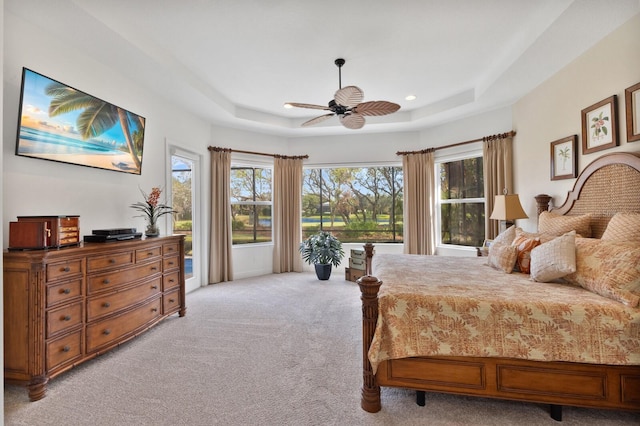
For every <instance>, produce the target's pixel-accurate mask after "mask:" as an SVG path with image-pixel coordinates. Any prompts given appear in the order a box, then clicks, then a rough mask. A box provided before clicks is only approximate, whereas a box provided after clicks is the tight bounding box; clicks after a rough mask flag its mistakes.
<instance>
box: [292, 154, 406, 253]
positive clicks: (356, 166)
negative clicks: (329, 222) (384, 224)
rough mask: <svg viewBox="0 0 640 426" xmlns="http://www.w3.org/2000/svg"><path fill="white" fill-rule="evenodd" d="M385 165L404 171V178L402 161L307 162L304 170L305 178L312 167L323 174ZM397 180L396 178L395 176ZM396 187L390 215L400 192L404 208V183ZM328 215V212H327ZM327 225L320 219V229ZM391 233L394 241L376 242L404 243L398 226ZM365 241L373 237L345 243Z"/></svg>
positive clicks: (395, 207) (369, 240)
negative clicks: (342, 169)
mask: <svg viewBox="0 0 640 426" xmlns="http://www.w3.org/2000/svg"><path fill="white" fill-rule="evenodd" d="M383 167H393V168H394V169H396V172H395V173H397V171H398V170H399V171H401V172H402V174H403V177H402V178H403V179H404V169H403V167H402V163H398V162H393V163H391V162H389V163H387V162H380V163H369V162H367V163H335V164H307V165H305V166H304V172H303V179H304V176H305V175H306V173H307V172H308V170H310V169H314V170H320V171H321V174H322V173H323V172H325V171H327V170H330V169H341V168H350V169H364V168H367V169H369V168H376V169H378V168H383ZM394 180H395V178H394ZM395 189H396V188H395V187H394V188H393V194H392V198H393V200H394V201H393V204H392V208H391V211H392V213H390V215H392V214H393V213H395V211H396V209H397V208H398V207H397V204H396V203H395V198H396V196H397V194H398V192H400V193H402V209H403V208H404V185H402V186H401V187H400V188H399V191H398V192H396V191H395ZM301 195H302V197H303V198H304V182H303V193H302V194H301ZM323 199H324V197H322V195H321V197H320V200H321V202H322V200H323ZM326 215H327V216H328V213H327V214H326ZM302 220H303V212H302V211H301V215H300V221H301V222H302ZM390 220H391V217H390ZM393 223H394V224H395V223H396V222H395V221H394V222H393ZM301 225H302V226H303V236H304V225H303V224H302V223H301ZM324 225H325V221H324V220H322V219H321V221H320V225H319V226H320V229H323V228H324ZM402 227H403V228H404V224H402ZM362 232H366V231H362ZM389 234H390V235H392V236H393V239H394V240H393V241H389V240H385V241H381V242H376V244H378V245H379V244H394V245H395V244H403V243H404V234H403V231H399V230H398V229H397V227H395V226H394V228H393V229H392V230H389ZM364 242H371V239H366V240H360V241H347V242H345V243H347V244H360V243H364Z"/></svg>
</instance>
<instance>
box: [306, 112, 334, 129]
mask: <svg viewBox="0 0 640 426" xmlns="http://www.w3.org/2000/svg"><path fill="white" fill-rule="evenodd" d="M334 115H335V114H334V113H331V114H325V115H321V116H319V117H316V118H312V119H311V120H309V121H305V122H304V123H302V127H307V126H313V125H314V124H318V123H320V122H322V121H324V120H326V119H327V118H330V117H333V116H334Z"/></svg>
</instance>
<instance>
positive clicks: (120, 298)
mask: <svg viewBox="0 0 640 426" xmlns="http://www.w3.org/2000/svg"><path fill="white" fill-rule="evenodd" d="M161 281H162V278H161V277H158V278H156V279H154V280H152V281H147V282H144V283H142V284H138V285H136V286H135V287H130V288H127V289H125V290H122V291H117V292H111V293H107V294H104V295H103V296H95V297H91V298H88V299H87V321H89V322H91V321H94V320H96V319H98V318H101V317H103V316H105V315H109V314H111V313H114V312H116V311H119V310H121V309H123V308H126V307H128V306H131V305H134V304H136V303H138V302H140V301H142V300H145V299H147V298H149V297H152V296H154V295H157V294H159V293H160V287H161Z"/></svg>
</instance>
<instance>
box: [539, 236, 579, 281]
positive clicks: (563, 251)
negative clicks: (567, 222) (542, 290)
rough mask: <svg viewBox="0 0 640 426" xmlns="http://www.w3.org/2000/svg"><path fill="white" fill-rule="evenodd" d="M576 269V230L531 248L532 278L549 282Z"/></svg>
mask: <svg viewBox="0 0 640 426" xmlns="http://www.w3.org/2000/svg"><path fill="white" fill-rule="evenodd" d="M575 271H576V231H571V232H568V233H566V234H564V235H562V236H560V237H558V238H555V239H553V240H551V241H549V242H547V243H543V244H541V245H539V246H538V247H536V248H534V249H533V250H531V279H533V280H534V281H538V282H543V283H546V282H549V281H553V280H555V279H558V278H562V277H564V276H565V275H568V274H571V273H573V272H575Z"/></svg>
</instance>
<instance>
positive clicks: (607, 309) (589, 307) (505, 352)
mask: <svg viewBox="0 0 640 426" xmlns="http://www.w3.org/2000/svg"><path fill="white" fill-rule="evenodd" d="M549 198H550V197H548V196H538V197H536V200H537V201H538V214H539V215H540V216H539V217H540V218H544V220H545V222H544V225H545V230H546V231H549V227H550V226H551V227H552V228H553V226H554V225H549V224H554V223H563V224H565V225H566V224H572V225H571V226H573V223H577V222H576V221H579V222H580V223H582V224H583V225H584V223H585V220H587V225H588V228H587V229H586V230H584V226H582V225H575V227H580V229H578V230H575V229H574V230H571V232H567V230H566V229H564V230H562V232H561V233H558V234H556V237H551V238H549V237H548V232H547V233H539V234H531V235H527V233H526V232H523V231H521V230H518V232H519V238H524V237H523V235H524V236H526V237H528V238H529V239H528V240H527V241H531V240H532V239H534V240H536V241H538V242H537V243H536V244H537V245H539V246H540V248H541V249H540V250H536V251H535V256H534V254H533V253H534V252H533V251H529V252H528V255H529V256H530V257H531V258H530V259H529V260H528V261H530V262H531V265H530V266H531V268H532V271H531V272H530V273H529V274H525V273H522V272H514V273H510V270H509V273H507V272H505V271H507V269H508V268H507V269H505V270H500V269H499V268H497V267H491V266H489V265H487V263H488V262H489V260H488V258H487V257H477V258H447V257H440V256H415V255H388V254H384V255H376V256H375V258H374V246H373V245H372V244H366V245H365V251H366V254H367V266H366V268H367V269H366V275H365V276H364V277H362V278H360V279H359V280H358V284H359V286H360V290H361V299H362V322H363V329H362V330H363V387H362V399H361V407H362V408H363V409H364V410H365V411H368V412H377V411H379V410H380V409H381V398H380V387H381V386H383V387H384V386H388V387H401V388H408V389H415V390H416V391H417V402H418V404H420V405H424V403H425V391H433V392H444V393H454V394H461V395H468V396H480V397H490V398H501V399H510V400H519V401H527V402H533V403H543V404H549V406H550V408H551V416H552V417H553V418H554V419H556V420H561V418H562V406H563V405H571V406H581V407H592V408H607V409H623V410H637V411H640V307H639V306H638V294H640V292H636V293H634V291H636V290H640V288H638V287H640V286H638V285H637V284H640V279H639V278H638V277H637V276H636V275H634V274H636V273H640V266H639V267H637V268H636V266H637V265H639V264H640V257H639V256H640V242H638V241H640V240H637V239H638V238H640V235H639V234H638V231H635V234H634V232H627V228H624V226H626V225H628V222H624V220H623V221H622V222H621V220H620V218H629V217H631V218H633V219H634V220H636V219H637V218H638V216H637V213H640V157H639V156H638V155H636V154H633V153H614V154H607V155H603V156H601V157H600V158H598V159H596V160H595V161H593V162H592V163H591V164H589V165H588V166H587V167H586V168H585V169H584V171H583V172H582V173H581V174H580V176H578V178H577V180H576V182H575V185H574V187H573V189H572V190H571V191H569V193H568V195H567V198H566V201H565V202H564V203H563V204H562V205H561V206H560V207H558V208H556V209H552V210H551V211H550V212H548V211H547V210H548V202H549ZM616 213H618V214H616ZM549 218H553V221H555V222H553V221H551V220H550V219H549ZM585 218H586V219H585ZM612 218H614V219H613V220H612ZM625 220H626V219H625ZM610 222H611V226H609V223H610ZM621 224H622V225H623V227H621V226H620V225H621ZM542 225H543V222H542V221H541V222H540V226H542ZM608 226H609V229H607V227H608ZM614 228H615V230H614ZM621 229H622V232H621ZM576 232H578V235H577V236H576ZM584 234H588V235H584ZM501 235H502V234H501ZM580 237H587V238H580ZM498 238H502V237H501V236H499V237H498ZM617 238H621V239H623V240H624V239H631V241H618V240H617ZM561 239H562V242H560V240H561ZM518 241H520V240H518ZM569 241H571V244H573V245H572V246H570V247H571V250H572V253H576V255H575V261H574V265H573V267H574V269H573V270H572V271H574V272H573V273H571V274H567V273H566V271H565V272H564V275H562V274H556V275H560V277H557V278H556V275H553V274H552V275H550V276H548V277H547V278H549V277H551V278H552V279H546V280H542V281H545V282H536V281H533V280H532V277H533V276H535V278H536V279H539V278H540V277H544V276H546V275H545V274H544V273H542V274H541V273H540V271H547V270H548V269H549V268H548V267H547V266H548V265H547V264H542V263H541V262H542V260H541V259H543V257H541V255H539V253H542V252H547V253H548V254H549V253H554V251H553V250H551V248H550V247H552V246H553V247H554V248H557V247H559V245H560V244H565V243H568V242H569ZM547 243H548V244H547ZM540 244H542V245H540ZM508 245H514V244H513V242H512V241H510V242H509V243H508V244H505V245H504V247H506V246H508ZM543 247H544V250H543V249H542V248H543ZM612 247H614V248H615V250H612ZM565 248H566V244H565ZM492 250H493V248H492ZM509 250H510V249H509ZM598 250H600V252H599V253H600V254H602V252H603V250H604V251H605V252H606V253H612V254H611V255H610V256H609V254H607V256H604V257H610V258H611V259H613V260H611V259H604V260H603V259H599V260H598V259H596V258H597V257H598V256H597V253H598ZM498 252H499V251H498V248H496V249H495V251H494V252H493V254H492V253H490V254H489V256H492V255H493V256H494V258H493V259H494V260H495V253H498ZM516 252H517V250H516ZM618 252H619V254H620V256H621V257H619V259H623V260H624V261H619V260H615V259H617V258H616V257H615V256H614V254H615V253H618ZM594 253H596V254H594ZM518 256H520V254H518ZM589 256H591V257H589ZM594 256H595V257H594ZM600 257H603V256H600ZM587 258H588V259H589V261H587ZM594 259H596V260H598V261H602V262H610V263H611V264H608V265H607V268H613V269H612V270H611V271H610V270H609V269H607V268H604V267H603V268H601V271H595V270H593V263H589V262H591V261H593V260H594ZM519 260H520V259H518V260H517V262H516V263H519ZM534 261H535V263H534ZM494 263H495V262H494ZM547 263H548V264H551V263H553V264H554V267H556V266H557V264H562V262H560V261H556V260H554V262H547ZM524 265H525V264H523V270H525V269H524ZM527 265H528V264H527ZM576 265H577V266H576ZM625 265H627V266H625ZM628 265H632V266H628ZM494 266H497V265H495V264H494ZM623 266H624V269H620V268H623ZM576 267H577V270H576ZM589 268H592V269H591V270H590V269H589ZM616 268H618V269H616ZM634 268H635V269H634ZM551 269H553V268H551ZM452 271H458V272H452ZM459 271H463V272H459ZM594 271H595V272H594ZM604 271H606V274H607V279H606V280H604V279H601V277H600V278H598V279H597V280H593V279H591V278H590V277H589V274H593V273H597V274H601V275H602V274H605V272H604ZM629 271H631V272H629ZM534 272H535V274H534ZM554 272H557V271H554ZM461 274H462V275H461ZM585 277H586V278H585ZM572 279H573V281H572ZM590 279H591V281H589V280H590ZM585 280H586V284H585V282H584V281H585ZM607 280H608V281H607ZM611 280H613V281H614V282H613V290H611V288H609V287H607V288H604V287H603V286H602V283H603V282H605V281H606V282H607V283H609V284H611ZM616 280H617V281H616ZM624 280H627V281H629V282H627V283H625V285H626V287H624V286H620V288H618V287H617V285H618V284H619V283H621V282H622V281H624ZM594 282H597V284H593V283H594ZM629 283H630V285H627V284H629ZM591 285H593V287H590V286H591ZM605 287H606V286H605ZM629 288H631V289H632V291H630V292H629V291H628V290H629Z"/></svg>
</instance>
